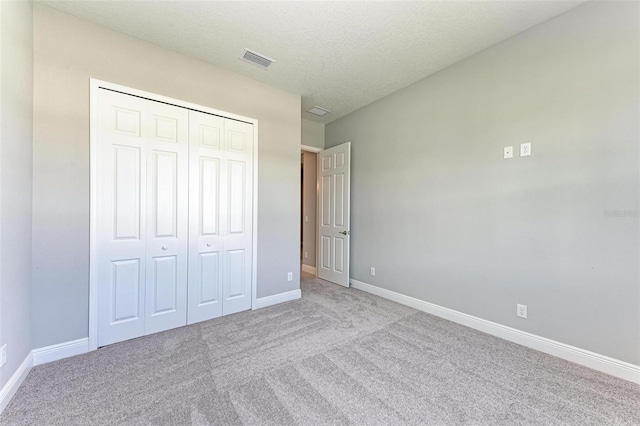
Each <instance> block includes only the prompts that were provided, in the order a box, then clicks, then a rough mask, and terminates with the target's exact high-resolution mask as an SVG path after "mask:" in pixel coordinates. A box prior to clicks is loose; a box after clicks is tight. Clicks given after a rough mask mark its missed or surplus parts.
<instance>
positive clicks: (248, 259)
mask: <svg viewBox="0 0 640 426" xmlns="http://www.w3.org/2000/svg"><path fill="white" fill-rule="evenodd" d="M224 146H225V164H224V166H225V167H224V168H223V173H224V175H225V177H226V178H225V180H224V181H223V182H224V185H225V186H226V191H227V197H226V198H227V203H228V205H227V208H226V211H224V215H225V220H224V223H225V226H226V230H225V231H226V232H225V234H226V235H225V239H224V271H223V290H222V297H223V303H222V313H223V315H229V314H233V313H235V312H240V311H245V310H247V309H251V272H252V271H251V265H252V257H253V246H252V245H253V219H252V211H253V191H252V188H253V125H252V124H248V123H243V122H240V121H235V120H230V119H225V128H224ZM274 196H277V194H274Z"/></svg>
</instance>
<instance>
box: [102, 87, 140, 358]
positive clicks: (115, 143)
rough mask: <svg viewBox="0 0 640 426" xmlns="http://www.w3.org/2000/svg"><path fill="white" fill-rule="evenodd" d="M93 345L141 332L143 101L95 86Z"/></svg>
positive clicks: (125, 337) (116, 340) (129, 336)
mask: <svg viewBox="0 0 640 426" xmlns="http://www.w3.org/2000/svg"><path fill="white" fill-rule="evenodd" d="M99 108H100V112H99V117H100V130H99V143H98V151H99V152H98V158H99V163H98V167H97V168H98V170H97V182H98V188H97V192H98V197H99V200H98V204H99V206H100V208H99V209H98V211H97V223H98V241H97V243H98V246H97V252H98V256H97V258H96V259H95V260H96V262H97V270H98V301H99V303H98V346H103V345H108V344H110V343H115V342H119V341H122V340H126V339H131V338H134V337H138V336H142V335H143V334H144V322H145V321H144V317H145V313H144V305H145V303H144V302H145V277H146V268H145V252H146V233H147V230H146V226H145V225H146V222H145V217H146V216H147V203H146V202H144V201H143V200H146V180H147V162H146V153H147V149H146V143H145V141H144V137H143V119H144V116H145V111H146V101H145V100H143V99H139V98H135V97H132V96H126V95H122V94H119V93H115V92H111V91H107V90H100V101H99Z"/></svg>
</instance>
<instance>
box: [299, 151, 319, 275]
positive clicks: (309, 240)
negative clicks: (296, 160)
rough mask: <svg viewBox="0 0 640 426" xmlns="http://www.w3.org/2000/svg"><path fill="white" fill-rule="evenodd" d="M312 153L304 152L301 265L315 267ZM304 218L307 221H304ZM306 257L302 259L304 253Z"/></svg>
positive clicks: (314, 189)
mask: <svg viewBox="0 0 640 426" xmlns="http://www.w3.org/2000/svg"><path fill="white" fill-rule="evenodd" d="M317 157H318V156H317V155H316V154H315V153H313V152H304V153H303V156H302V159H303V168H304V179H303V187H304V189H303V191H302V192H303V197H302V221H303V222H302V253H303V256H302V263H304V264H305V265H309V266H313V267H315V266H316V197H317V194H316V161H317ZM305 217H306V218H308V220H305ZM305 252H306V253H307V257H304V253H305Z"/></svg>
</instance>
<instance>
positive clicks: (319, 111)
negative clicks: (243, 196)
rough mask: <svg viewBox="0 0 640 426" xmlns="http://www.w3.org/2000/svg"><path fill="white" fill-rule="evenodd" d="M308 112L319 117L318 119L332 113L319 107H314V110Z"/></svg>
mask: <svg viewBox="0 0 640 426" xmlns="http://www.w3.org/2000/svg"><path fill="white" fill-rule="evenodd" d="M307 112H309V113H311V114H313V115H317V116H318V117H322V116H323V115H327V114H329V113H330V112H331V111H330V110H328V109H326V108H322V107H319V106H317V105H316V106H314V107H313V108H311V109H309V110H307Z"/></svg>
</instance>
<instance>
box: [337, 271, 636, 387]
mask: <svg viewBox="0 0 640 426" xmlns="http://www.w3.org/2000/svg"><path fill="white" fill-rule="evenodd" d="M349 281H350V283H351V286H352V287H353V288H356V289H358V290H362V291H366V292H367V293H371V294H375V295H376V296H380V297H383V298H385V299H389V300H392V301H394V302H397V303H400V304H403V305H406V306H410V307H412V308H414V309H417V310H419V311H423V312H427V313H429V314H432V315H435V316H438V317H441V318H444V319H447V320H449V321H453V322H456V323H458V324H462V325H465V326H467V327H470V328H474V329H476V330H480V331H482V332H484V333H487V334H491V335H493V336H496V337H500V338H502V339H505V340H509V341H510V342H514V343H518V344H520V345H523V346H527V347H529V348H532V349H535V350H538V351H540V352H544V353H547V354H549V355H553V356H556V357H558V358H562V359H566V360H567V361H571V362H575V363H576V364H580V365H583V366H585V367H589V368H592V369H594V370H598V371H601V372H603V373H607V374H610V375H612V376H616V377H619V378H621V379H625V380H629V381H631V382H634V383H639V384H640V366H638V365H635V364H631V363H628V362H625V361H620V360H618V359H615V358H611V357H608V356H606V355H601V354H598V353H595V352H591V351H588V350H586V349H581V348H577V347H575V346H571V345H567V344H565V343H561V342H558V341H555V340H551V339H547V338H546V337H541V336H537V335H535V334H531V333H527V332H525V331H521V330H518V329H515V328H512V327H507V326H505V325H501V324H498V323H495V322H492V321H487V320H484V319H482V318H478V317H474V316H473V315H468V314H464V313H462V312H458V311H454V310H453V309H449V308H445V307H443V306H439V305H435V304H433V303H429V302H425V301H424V300H420V299H416V298H414V297H411V296H406V295H404V294H400V293H396V292H394V291H390V290H386V289H384V288H380V287H376V286H373V285H371V284H367V283H364V282H362V281H358V280H354V279H351V280H349Z"/></svg>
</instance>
